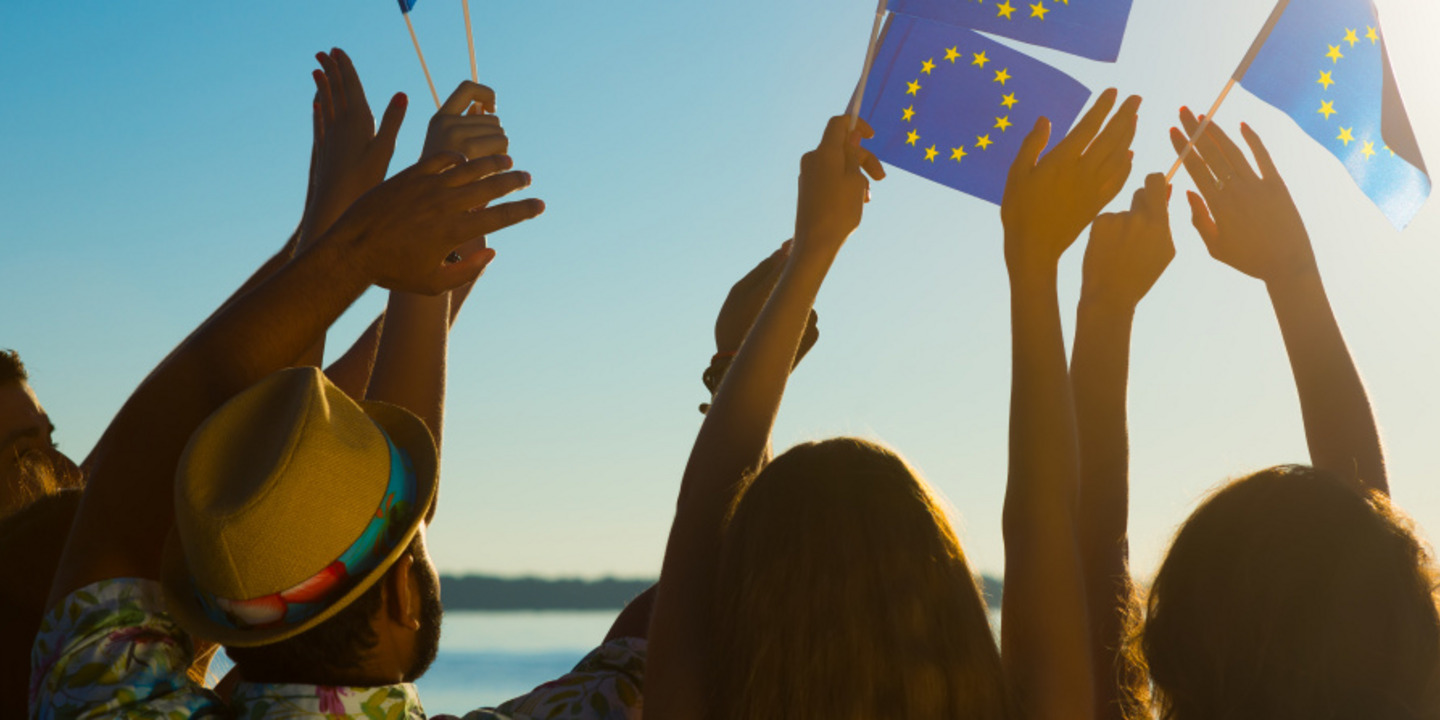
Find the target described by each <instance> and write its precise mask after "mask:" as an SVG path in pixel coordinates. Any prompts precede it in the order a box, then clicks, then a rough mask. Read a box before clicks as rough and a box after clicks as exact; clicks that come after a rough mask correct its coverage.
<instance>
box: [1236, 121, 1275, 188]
mask: <svg viewBox="0 0 1440 720" xmlns="http://www.w3.org/2000/svg"><path fill="white" fill-rule="evenodd" d="M1240 134H1241V135H1243V136H1244V137H1245V144H1246V145H1249V146H1250V152H1251V153H1252V154H1254V155H1255V164H1256V165H1257V166H1259V168H1260V174H1261V176H1262V177H1264V178H1265V179H1266V180H1278V179H1280V170H1279V169H1278V168H1276V167H1275V161H1274V160H1273V159H1272V158H1271V157H1270V151H1269V150H1267V149H1266V148H1265V143H1263V142H1261V141H1260V136H1259V135H1256V134H1255V131H1254V130H1252V129H1250V126H1249V125H1247V124H1245V123H1240Z"/></svg>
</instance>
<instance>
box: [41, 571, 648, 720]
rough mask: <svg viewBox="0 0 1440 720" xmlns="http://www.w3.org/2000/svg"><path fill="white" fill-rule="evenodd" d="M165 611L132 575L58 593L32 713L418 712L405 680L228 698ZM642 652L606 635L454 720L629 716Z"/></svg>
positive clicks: (253, 717) (631, 719) (418, 719)
mask: <svg viewBox="0 0 1440 720" xmlns="http://www.w3.org/2000/svg"><path fill="white" fill-rule="evenodd" d="M163 607H164V600H163V599H162V595H161V591H160V586H159V584H158V583H155V582H152V581H148V580H138V579H133V578H123V579H117V580H103V581H101V582H98V583H95V584H93V585H89V586H87V587H84V588H81V589H80V590H77V591H76V592H74V593H71V594H70V595H69V596H67V597H66V598H65V600H64V601H62V602H61V603H60V604H59V605H57V606H56V607H55V608H54V609H53V610H51V611H50V612H49V613H48V614H47V615H46V616H45V619H44V620H43V621H42V622H41V625H40V632H39V633H38V634H37V635H36V637H35V646H34V648H33V649H32V651H31V669H32V673H31V680H30V715H31V717H32V718H36V720H70V719H72V718H73V719H75V720H83V719H89V718H112V717H126V718H141V719H144V720H149V719H151V718H154V719H156V720H183V719H184V718H212V717H213V718H226V719H227V720H228V719H231V718H233V719H235V720H262V719H263V720H291V719H297V718H315V717H328V718H331V719H336V718H356V719H357V720H358V719H361V718H364V719H366V720H425V711H424V709H423V708H422V707H421V704H420V698H419V696H418V695H417V694H416V692H415V687H414V686H413V685H409V684H403V685H386V686H381V687H369V688H345V687H323V686H315V685H273V684H261V683H239V684H238V685H236V687H235V691H234V693H233V694H232V695H231V698H230V703H229V704H228V705H227V704H226V703H225V702H224V701H222V700H221V699H220V698H219V697H218V696H217V695H216V694H215V693H214V692H212V691H211V690H209V689H206V688H204V687H202V686H200V685H197V684H195V683H194V682H192V681H191V680H190V679H189V678H188V677H187V676H186V670H187V669H189V667H190V665H191V662H192V661H193V660H194V657H195V652H194V646H193V644H192V643H191V640H190V636H189V635H187V634H186V633H185V631H184V630H182V629H180V627H179V626H178V625H176V624H175V622H174V621H173V620H172V619H171V618H170V616H169V615H167V614H165V612H164V611H163V610H161V608H163ZM644 654H645V643H644V641H643V640H619V641H613V642H610V643H606V644H605V645H603V646H601V647H600V648H599V649H597V650H595V651H594V652H592V653H590V655H588V656H587V657H586V658H585V659H584V660H582V661H581V662H580V664H579V665H577V666H576V668H575V670H574V671H573V672H572V673H570V674H569V675H566V676H565V677H562V678H560V679H559V680H556V681H554V682H551V683H546V684H544V685H541V686H540V687H538V688H536V689H535V690H534V691H533V692H531V693H529V694H527V695H524V696H521V697H518V698H515V699H514V700H511V701H509V702H506V703H505V704H503V705H501V706H500V707H499V708H497V709H494V710H491V709H482V710H476V711H474V712H471V713H469V714H467V715H466V716H465V718H464V720H531V718H567V719H569V720H622V719H624V720H636V719H638V718H639V717H640V704H641V701H640V690H639V688H640V681H641V679H642V677H643V670H644V663H645V658H644ZM436 720H441V718H436Z"/></svg>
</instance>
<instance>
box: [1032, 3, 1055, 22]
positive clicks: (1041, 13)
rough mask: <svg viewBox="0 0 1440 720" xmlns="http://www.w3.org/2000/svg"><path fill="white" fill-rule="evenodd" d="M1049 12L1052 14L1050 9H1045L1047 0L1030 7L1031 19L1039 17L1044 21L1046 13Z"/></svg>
mask: <svg viewBox="0 0 1440 720" xmlns="http://www.w3.org/2000/svg"><path fill="white" fill-rule="evenodd" d="M1047 12H1050V8H1047V7H1045V0H1040V2H1037V3H1035V4H1034V5H1031V6H1030V17H1035V18H1036V17H1038V18H1040V19H1041V20H1044V19H1045V13H1047Z"/></svg>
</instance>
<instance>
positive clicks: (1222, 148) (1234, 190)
mask: <svg viewBox="0 0 1440 720" xmlns="http://www.w3.org/2000/svg"><path fill="white" fill-rule="evenodd" d="M1180 121H1181V124H1182V125H1183V126H1184V127H1185V132H1181V131H1180V129H1179V128H1171V129H1170V141H1171V142H1172V143H1174V145H1175V149H1176V151H1177V152H1180V151H1182V150H1183V149H1184V148H1185V145H1186V144H1187V141H1188V139H1189V138H1191V137H1194V136H1195V133H1196V132H1197V131H1198V130H1199V128H1200V118H1197V117H1195V115H1194V113H1192V112H1190V110H1189V109H1188V108H1182V109H1181V111H1180ZM1240 131H1241V133H1242V134H1243V135H1244V136H1245V142H1246V143H1247V144H1249V145H1250V150H1251V152H1253V153H1254V154H1255V164H1256V165H1258V166H1259V172H1256V170H1255V168H1253V167H1251V165H1250V162H1249V161H1248V160H1246V158H1245V153H1243V152H1241V151H1240V148H1239V147H1238V146H1236V145H1235V143H1234V142H1233V141H1231V140H1230V137H1229V136H1228V135H1226V134H1225V131H1224V130H1221V129H1220V128H1219V126H1217V125H1215V124H1214V123H1211V124H1210V125H1209V127H1207V128H1206V129H1205V132H1204V133H1203V134H1201V135H1200V137H1199V139H1198V140H1197V141H1196V143H1195V149H1194V151H1193V152H1191V153H1190V154H1189V155H1186V156H1185V170H1186V171H1187V172H1189V173H1190V177H1191V178H1192V179H1193V180H1194V181H1195V187H1196V188H1198V189H1199V191H1200V192H1199V193H1195V192H1193V191H1192V192H1190V193H1188V196H1189V199H1190V210H1191V213H1192V216H1193V217H1192V220H1193V222H1194V223H1195V229H1196V230H1198V231H1200V239H1202V240H1204V241H1205V247H1207V248H1208V249H1209V250H1210V256H1211V257H1213V258H1215V259H1216V260H1219V261H1220V262H1223V263H1225V264H1226V265H1229V266H1230V267H1233V268H1235V269H1236V270H1239V271H1240V272H1243V273H1245V274H1246V275H1249V276H1250V277H1253V278H1258V279H1260V280H1264V281H1265V282H1267V283H1270V282H1275V281H1277V280H1287V279H1291V278H1294V277H1296V276H1300V275H1309V274H1312V273H1315V272H1317V270H1316V265H1315V253H1314V251H1313V250H1312V249H1311V247H1310V236H1309V234H1308V233H1306V232H1305V222H1304V221H1303V220H1301V219H1300V211H1299V210H1297V209H1296V208H1295V201H1294V200H1292V199H1291V197H1290V190H1289V189H1288V188H1286V187H1285V181H1284V180H1283V179H1281V177H1280V172H1279V171H1278V170H1276V169H1275V163H1274V162H1273V161H1272V160H1271V159H1270V153H1269V151H1268V150H1266V149H1265V145H1264V143H1262V142H1260V136H1258V135H1256V134H1255V131H1254V130H1251V129H1250V126H1248V125H1244V124H1242V125H1241V126H1240Z"/></svg>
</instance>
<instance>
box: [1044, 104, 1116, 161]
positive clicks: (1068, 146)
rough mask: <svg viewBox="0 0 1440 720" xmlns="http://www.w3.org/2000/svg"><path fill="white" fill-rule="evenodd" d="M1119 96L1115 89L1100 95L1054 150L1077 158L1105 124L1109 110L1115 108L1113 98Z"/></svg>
mask: <svg viewBox="0 0 1440 720" xmlns="http://www.w3.org/2000/svg"><path fill="white" fill-rule="evenodd" d="M1119 95H1120V91H1119V90H1116V89H1115V88H1110V89H1108V90H1106V91H1105V92H1103V93H1100V97H1099V99H1097V100H1096V101H1095V106H1094V107H1092V108H1090V112H1087V113H1085V117H1082V118H1080V122H1078V123H1075V127H1074V129H1072V130H1071V131H1070V134H1069V135H1066V136H1065V139H1064V140H1061V141H1060V143H1059V144H1058V145H1056V146H1055V150H1056V151H1057V152H1060V151H1063V152H1065V153H1069V154H1071V155H1077V156H1078V155H1079V154H1080V153H1081V151H1083V150H1084V149H1085V148H1087V147H1090V143H1091V142H1092V141H1093V140H1094V139H1095V135H1096V134H1098V133H1099V132H1100V128H1101V127H1102V126H1103V125H1104V124H1105V117H1106V116H1108V115H1109V114H1110V109H1111V108H1113V107H1115V98H1117V97H1119Z"/></svg>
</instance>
